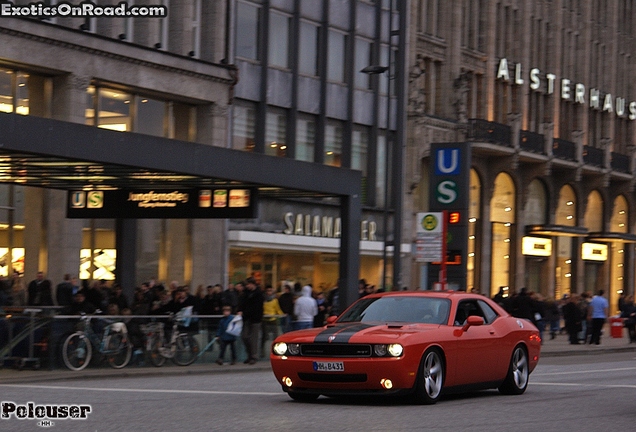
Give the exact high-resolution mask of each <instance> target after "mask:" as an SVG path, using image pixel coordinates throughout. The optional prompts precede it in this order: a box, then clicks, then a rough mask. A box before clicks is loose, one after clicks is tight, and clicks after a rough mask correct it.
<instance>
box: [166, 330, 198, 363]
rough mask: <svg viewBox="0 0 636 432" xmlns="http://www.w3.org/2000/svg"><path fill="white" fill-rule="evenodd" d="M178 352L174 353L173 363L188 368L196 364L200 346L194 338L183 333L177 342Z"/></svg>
mask: <svg viewBox="0 0 636 432" xmlns="http://www.w3.org/2000/svg"><path fill="white" fill-rule="evenodd" d="M175 344H176V345H177V350H176V351H175V353H174V357H173V358H172V361H173V362H174V363H175V364H177V365H179V366H188V365H191V364H192V363H194V361H195V360H196V359H197V356H198V355H199V344H197V341H195V340H194V338H193V337H192V336H191V335H189V334H187V333H181V334H179V336H177V340H176V341H175Z"/></svg>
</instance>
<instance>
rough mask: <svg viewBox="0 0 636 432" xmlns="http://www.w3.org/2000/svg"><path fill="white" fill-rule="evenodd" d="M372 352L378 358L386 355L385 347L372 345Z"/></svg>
mask: <svg viewBox="0 0 636 432" xmlns="http://www.w3.org/2000/svg"><path fill="white" fill-rule="evenodd" d="M373 352H374V353H375V355H377V356H378V357H383V356H385V355H386V345H373Z"/></svg>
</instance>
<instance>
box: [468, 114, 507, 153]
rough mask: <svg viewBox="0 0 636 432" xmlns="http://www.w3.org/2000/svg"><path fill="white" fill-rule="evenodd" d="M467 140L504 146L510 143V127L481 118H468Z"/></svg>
mask: <svg viewBox="0 0 636 432" xmlns="http://www.w3.org/2000/svg"><path fill="white" fill-rule="evenodd" d="M467 138H468V140H469V141H478V142H488V143H492V144H499V145H503V146H506V147H513V145H512V128H511V127H510V126H508V125H505V124H501V123H495V122H489V121H486V120H482V119H469V120H468V137H467Z"/></svg>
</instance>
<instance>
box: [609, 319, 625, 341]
mask: <svg viewBox="0 0 636 432" xmlns="http://www.w3.org/2000/svg"><path fill="white" fill-rule="evenodd" d="M610 334H611V335H612V337H613V338H622V337H623V318H616V317H611V318H610Z"/></svg>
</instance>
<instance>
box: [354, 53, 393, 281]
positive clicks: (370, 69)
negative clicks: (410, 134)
mask: <svg viewBox="0 0 636 432" xmlns="http://www.w3.org/2000/svg"><path fill="white" fill-rule="evenodd" d="M390 55H391V51H390V50H389V56H390ZM390 64H391V61H390V59H389V66H380V65H371V66H367V67H365V68H363V69H362V70H360V72H362V73H366V74H369V75H380V74H383V73H384V72H387V71H388V72H389V73H388V76H387V78H388V81H389V83H388V85H387V89H389V91H388V93H387V95H386V97H387V102H386V136H385V137H386V138H385V143H384V145H385V152H384V209H383V215H382V235H383V242H382V289H383V290H384V291H386V267H387V263H386V261H387V253H386V248H387V245H388V243H387V237H388V231H389V229H388V226H389V149H390V148H391V146H390V145H389V143H390V142H391V141H390V133H391V91H390V89H391V73H390ZM393 254H394V255H395V242H394V246H393ZM393 271H394V272H395V269H394V270H393Z"/></svg>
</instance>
